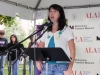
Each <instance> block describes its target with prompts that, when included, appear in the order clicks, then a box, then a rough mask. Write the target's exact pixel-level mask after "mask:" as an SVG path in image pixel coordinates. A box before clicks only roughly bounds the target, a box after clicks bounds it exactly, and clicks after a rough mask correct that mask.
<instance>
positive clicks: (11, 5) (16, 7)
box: [0, 0, 100, 20]
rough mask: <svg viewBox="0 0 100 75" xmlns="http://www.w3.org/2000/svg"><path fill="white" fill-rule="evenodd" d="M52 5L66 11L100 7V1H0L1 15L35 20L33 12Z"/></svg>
mask: <svg viewBox="0 0 100 75" xmlns="http://www.w3.org/2000/svg"><path fill="white" fill-rule="evenodd" d="M51 4H60V5H61V6H62V7H63V8H64V9H72V8H87V7H98V6H100V0H74V1H73V0H0V14H3V15H7V16H12V17H14V16H15V14H16V13H19V15H20V18H23V19H29V20H33V11H36V10H44V9H47V8H48V7H49V6H50V5H51Z"/></svg>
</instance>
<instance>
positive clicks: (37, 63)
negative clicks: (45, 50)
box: [36, 61, 43, 71]
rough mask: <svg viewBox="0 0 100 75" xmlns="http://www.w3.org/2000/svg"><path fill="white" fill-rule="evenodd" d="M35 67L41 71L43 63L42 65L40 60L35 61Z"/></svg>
mask: <svg viewBox="0 0 100 75" xmlns="http://www.w3.org/2000/svg"><path fill="white" fill-rule="evenodd" d="M36 67H37V69H38V70H39V71H42V68H43V65H42V63H41V61H36Z"/></svg>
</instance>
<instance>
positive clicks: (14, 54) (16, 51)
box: [7, 34, 22, 75]
mask: <svg viewBox="0 0 100 75" xmlns="http://www.w3.org/2000/svg"><path fill="white" fill-rule="evenodd" d="M17 43H18V39H17V36H16V35H15V34H12V35H11V36H10V43H8V47H7V48H10V47H12V46H14V45H16V44H17ZM21 47H22V44H19V45H17V46H16V47H14V48H13V49H11V50H9V53H8V61H11V63H13V61H14V60H15V59H17V57H18V56H19V55H20V54H21V52H22V51H21V49H20V48H21ZM18 67H19V60H17V61H16V62H15V63H14V64H13V65H12V75H19V74H18Z"/></svg>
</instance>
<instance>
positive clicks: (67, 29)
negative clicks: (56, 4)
mask: <svg viewBox="0 0 100 75" xmlns="http://www.w3.org/2000/svg"><path fill="white" fill-rule="evenodd" d="M62 31H63V32H64V31H65V32H66V31H71V28H70V27H69V26H68V25H66V26H64V28H63V30H62Z"/></svg>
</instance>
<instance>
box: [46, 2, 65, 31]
mask: <svg viewBox="0 0 100 75" xmlns="http://www.w3.org/2000/svg"><path fill="white" fill-rule="evenodd" d="M51 8H53V9H55V10H56V11H58V12H59V14H60V17H59V18H58V30H62V29H63V28H64V26H67V25H66V18H65V13H64V10H63V8H62V7H61V6H60V5H58V4H53V5H51V6H50V7H49V12H50V9H51ZM48 20H50V18H49V16H48ZM50 21H51V20H50ZM51 30H52V26H50V27H49V28H48V31H51Z"/></svg>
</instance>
